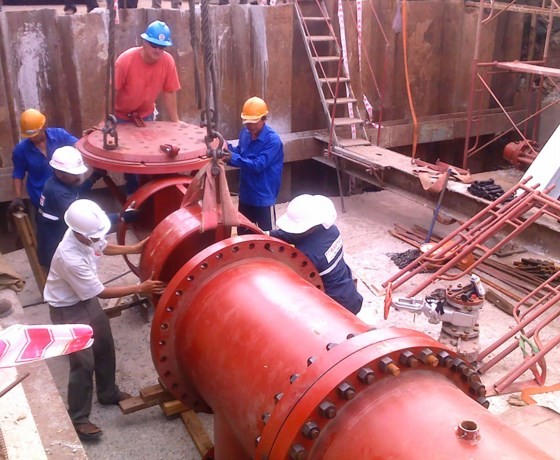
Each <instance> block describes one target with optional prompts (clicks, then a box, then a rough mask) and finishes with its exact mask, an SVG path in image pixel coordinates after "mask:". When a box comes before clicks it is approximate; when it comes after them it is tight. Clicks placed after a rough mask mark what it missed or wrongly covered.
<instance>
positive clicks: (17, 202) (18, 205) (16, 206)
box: [8, 198, 25, 214]
mask: <svg viewBox="0 0 560 460" xmlns="http://www.w3.org/2000/svg"><path fill="white" fill-rule="evenodd" d="M18 211H25V204H24V203H23V200H22V199H21V198H14V199H13V200H12V201H11V202H10V204H9V205H8V214H13V213H14V212H18Z"/></svg>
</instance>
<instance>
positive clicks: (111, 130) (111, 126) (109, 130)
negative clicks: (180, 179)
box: [102, 114, 119, 150]
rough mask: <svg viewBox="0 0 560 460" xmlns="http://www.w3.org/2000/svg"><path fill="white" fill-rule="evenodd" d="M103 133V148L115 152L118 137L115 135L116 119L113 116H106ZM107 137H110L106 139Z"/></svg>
mask: <svg viewBox="0 0 560 460" xmlns="http://www.w3.org/2000/svg"><path fill="white" fill-rule="evenodd" d="M102 131H103V148H104V149H105V150H115V149H116V148H118V147H119V135H118V133H117V117H115V115H113V114H109V115H107V119H106V120H105V126H104V127H103V128H102ZM108 136H110V137H112V140H111V139H108Z"/></svg>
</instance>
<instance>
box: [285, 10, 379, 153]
mask: <svg viewBox="0 0 560 460" xmlns="http://www.w3.org/2000/svg"><path fill="white" fill-rule="evenodd" d="M300 3H301V1H298V0H295V2H294V6H295V9H296V14H297V17H298V23H299V28H300V30H301V34H302V36H303V41H304V43H305V49H306V51H307V56H308V58H309V63H310V64H311V70H312V72H313V78H314V79H315V83H316V85H317V89H318V90H319V96H320V97H321V103H322V105H323V110H324V111H325V115H326V117H327V120H328V122H329V127H330V135H329V137H328V138H325V137H324V136H322V137H320V138H319V139H320V140H323V141H325V142H327V143H329V144H332V145H334V146H338V147H352V146H358V145H370V144H371V143H370V141H369V139H368V136H367V133H366V130H365V127H364V121H363V120H362V118H361V116H360V111H359V108H358V101H357V99H356V98H355V97H354V92H353V91H352V85H351V83H350V76H349V75H348V74H347V72H346V69H345V68H344V65H343V62H342V53H341V48H340V44H339V41H338V38H337V36H336V34H335V32H334V29H333V27H332V22H331V17H330V15H329V12H328V10H327V7H326V5H325V3H324V1H323V0H315V2H305V3H304V7H305V10H306V11H305V14H304V11H303V10H302V5H301V4H300ZM350 107H351V108H352V110H353V115H354V116H353V117H350V115H349V113H350ZM353 129H355V137H354V135H353V132H352V131H353Z"/></svg>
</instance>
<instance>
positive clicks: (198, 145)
mask: <svg viewBox="0 0 560 460" xmlns="http://www.w3.org/2000/svg"><path fill="white" fill-rule="evenodd" d="M117 133H118V142H119V147H118V148H117V149H115V150H104V149H103V132H102V131H101V130H99V129H97V130H94V131H93V132H91V133H90V134H87V135H86V136H84V137H82V138H81V139H80V140H79V141H78V143H77V147H78V150H80V152H82V155H83V156H84V159H85V160H86V162H87V163H88V164H90V165H91V166H94V167H96V168H102V169H106V170H108V171H120V172H129V173H137V174H170V173H178V172H186V171H193V170H196V169H200V168H201V167H202V166H204V165H205V164H206V163H207V162H208V158H206V151H207V148H206V144H205V143H204V136H205V134H206V130H205V129H204V128H200V127H199V126H195V125H189V124H186V123H184V124H179V123H172V122H169V121H152V122H146V126H145V127H138V126H136V125H134V124H133V123H121V124H118V125H117ZM163 144H171V145H172V146H177V147H178V148H179V153H178V154H177V155H176V156H169V155H168V154H167V153H165V152H164V151H162V149H161V148H160V146H161V145H163Z"/></svg>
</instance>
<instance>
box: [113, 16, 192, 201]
mask: <svg viewBox="0 0 560 460" xmlns="http://www.w3.org/2000/svg"><path fill="white" fill-rule="evenodd" d="M140 37H142V46H136V47H134V48H130V49H128V50H126V51H125V52H124V53H122V54H121V55H120V56H119V57H118V58H117V60H116V61H115V91H116V96H115V116H116V117H117V121H118V122H119V123H124V122H127V121H136V122H140V121H153V120H155V115H156V113H157V112H156V105H155V103H156V99H157V98H158V97H159V96H160V95H161V101H162V104H163V108H164V109H165V112H166V113H167V116H168V117H169V119H170V121H173V122H179V114H178V113H177V94H176V93H177V91H178V90H180V89H181V84H180V83H179V76H178V75H177V68H176V66H175V61H174V60H173V57H172V56H171V54H169V53H168V52H167V51H165V49H166V48H168V47H169V46H171V45H172V44H173V42H172V41H171V30H170V29H169V27H168V26H167V24H165V22H162V21H154V22H152V23H151V24H150V25H149V26H148V27H147V28H146V31H145V32H144V33H143V34H141V35H140ZM124 178H125V189H126V194H127V195H131V194H132V193H134V192H135V191H136V190H137V189H138V185H139V181H138V176H137V175H136V174H128V173H125V175H124Z"/></svg>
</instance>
